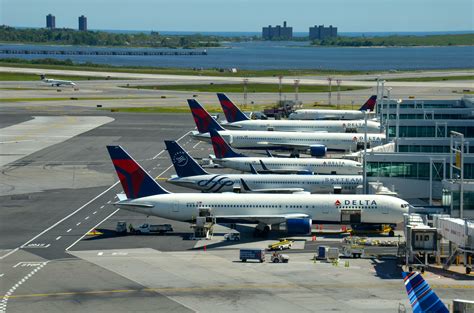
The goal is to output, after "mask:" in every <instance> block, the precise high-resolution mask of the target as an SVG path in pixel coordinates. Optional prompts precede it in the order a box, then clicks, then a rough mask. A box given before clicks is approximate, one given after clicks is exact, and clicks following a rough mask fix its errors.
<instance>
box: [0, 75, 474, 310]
mask: <svg viewBox="0 0 474 313" xmlns="http://www.w3.org/2000/svg"><path fill="white" fill-rule="evenodd" d="M113 83H115V84H116V83H117V82H113ZM8 84H12V83H0V87H4V86H5V85H8ZM15 84H17V85H20V86H22V87H25V88H26V87H27V86H29V85H30V84H32V83H31V82H25V83H22V82H21V83H19V82H15ZM109 84H111V81H103V82H95V83H94V82H87V86H88V87H87V86H86V85H85V86H86V87H84V88H83V86H81V88H80V92H86V93H87V94H88V95H90V94H92V93H93V92H97V93H100V92H101V91H100V88H101V87H100V86H109ZM81 85H82V84H81ZM41 88H43V87H41ZM88 88H90V89H88ZM61 90H62V91H61V92H60V93H61V96H64V94H69V93H71V94H72V93H74V91H73V90H70V89H67V88H61ZM115 91H117V92H118V93H120V92H128V90H127V91H122V89H121V88H117V87H104V89H103V93H104V94H110V95H114V92H115ZM134 92H135V94H134V96H137V97H141V98H145V97H149V96H150V94H151V93H153V96H154V97H156V93H155V92H154V91H151V92H150V91H143V90H137V91H134ZM6 93H7V97H26V96H31V97H33V96H36V97H48V95H49V94H54V93H58V92H57V91H56V89H55V88H44V89H41V90H35V91H28V90H25V91H20V90H13V91H10V90H9V91H6ZM23 93H24V95H23V96H21V94H23ZM176 94H178V93H176ZM179 94H180V98H175V99H174V100H175V101H177V100H179V101H181V99H185V97H189V96H190V94H189V93H187V94H186V93H179ZM2 95H3V91H2ZM203 95H204V94H203ZM326 96H327V95H326ZM199 97H200V98H201V95H199ZM205 97H208V98H209V99H210V98H211V97H212V95H211V94H206V95H205ZM205 97H204V96H203V98H205ZM214 97H215V96H214ZM260 97H261V99H262V100H261V101H267V102H270V101H272V99H271V97H275V95H271V97H267V99H266V100H265V96H264V95H260ZM364 97H368V94H365V95H364ZM361 98H362V94H361ZM136 100H137V99H128V100H121V101H122V104H121V105H124V106H125V105H127V106H132V105H135V104H136ZM145 100H146V101H150V102H152V101H156V100H157V99H156V98H155V99H144V100H143V101H145ZM74 101H76V100H74ZM110 101H111V104H112V103H113V102H114V101H112V100H110ZM168 101H169V100H168ZM71 102H72V103H71ZM79 102H80V100H79V101H77V102H73V101H71V100H64V101H50V102H45V103H37V102H25V103H22V102H11V103H8V102H5V103H3V105H2V107H1V108H0V129H1V130H2V131H1V132H0V133H1V135H4V134H5V132H4V131H5V130H6V129H14V130H15V129H16V130H17V131H18V129H21V128H19V127H22V124H23V123H27V125H29V126H28V127H30V128H29V132H30V133H29V134H28V135H29V136H30V137H29V138H27V139H24V140H33V141H34V146H33V145H29V144H28V147H27V148H28V149H27V150H24V146H23V145H24V144H25V142H24V143H21V142H18V143H17V144H13V143H9V147H8V150H6V152H7V153H6V152H5V151H4V150H3V147H2V154H8V155H9V156H11V155H17V158H16V159H15V160H13V161H11V162H9V163H8V164H3V165H2V171H1V179H0V203H1V209H0V226H1V227H0V238H1V240H0V312H1V313H3V312H31V311H34V312H66V311H67V312H85V311H89V312H111V311H113V312H131V311H136V312H156V311H165V312H168V311H173V312H197V311H208V310H214V311H219V312H230V311H232V312H244V311H245V312H248V311H255V312H263V311H272V312H293V311H301V312H323V311H324V312H326V311H351V312H398V308H399V306H400V305H402V306H405V307H406V308H407V310H409V302H408V298H407V296H406V292H405V289H404V285H403V281H402V279H401V275H400V272H401V269H400V268H399V267H397V266H396V264H395V261H394V260H393V259H391V258H382V259H380V260H378V259H373V258H368V259H349V260H344V259H341V261H340V262H339V264H338V265H337V266H336V265H333V264H331V263H324V262H316V263H315V262H314V261H313V260H312V258H313V256H314V253H315V251H316V248H317V246H318V245H320V244H330V245H334V246H338V245H340V241H341V237H340V236H338V235H334V236H319V235H318V236H317V239H316V241H315V242H313V241H312V238H311V237H299V238H296V240H297V243H296V245H295V247H294V248H295V249H293V250H290V251H289V252H287V253H288V254H289V255H290V262H289V263H288V264H271V263H263V264H258V263H252V262H248V263H241V262H240V261H239V260H238V249H239V248H240V247H261V248H264V247H266V246H267V245H268V243H269V242H273V241H274V240H276V239H277V238H279V237H280V236H282V234H272V236H271V237H270V238H269V239H267V240H261V239H255V238H253V237H252V236H251V233H252V228H251V227H248V226H244V225H239V226H238V230H239V231H240V232H241V234H242V240H241V241H240V242H224V241H223V237H222V236H223V234H225V233H226V232H228V231H229V229H228V228H226V227H225V226H222V227H219V228H217V229H216V236H215V237H214V238H213V240H210V241H194V240H189V236H190V234H191V230H190V227H189V225H188V224H186V223H180V222H173V221H169V220H164V219H160V218H156V217H146V216H144V215H140V214H136V213H132V212H128V211H122V210H117V209H116V208H115V207H114V206H113V205H112V203H113V202H114V201H115V200H116V194H117V193H120V192H121V187H120V185H119V184H118V181H117V177H116V175H115V171H114V169H113V166H112V163H111V162H110V159H109V156H108V154H107V152H106V149H105V146H106V145H109V144H114V145H115V144H119V145H122V146H123V147H124V148H125V149H127V151H128V152H129V153H130V154H131V155H132V156H133V157H134V158H135V159H136V160H137V161H138V162H139V163H140V164H141V165H142V166H143V167H144V168H145V169H147V170H149V171H150V173H151V174H152V175H153V176H154V177H157V179H160V183H163V186H164V187H165V188H167V189H168V190H170V191H173V192H194V191H192V190H188V189H184V188H181V187H177V186H174V185H171V184H168V183H166V182H165V181H163V180H161V179H162V178H166V177H169V176H170V175H172V174H174V170H173V169H172V166H171V161H170V160H169V156H168V154H167V152H166V151H165V150H164V148H165V147H164V143H163V140H166V139H174V140H178V141H179V143H180V144H181V145H182V146H183V147H184V148H185V149H186V150H188V151H189V152H190V153H191V155H193V156H194V157H196V158H198V159H201V158H205V157H207V156H208V154H209V153H212V151H211V146H210V145H208V144H207V143H199V142H197V141H193V140H192V139H191V138H190V136H188V133H189V131H191V130H193V129H194V122H193V119H192V117H191V114H142V113H115V112H110V111H108V110H98V109H97V108H96V103H95V101H83V102H84V104H83V103H79ZM57 118H59V120H60V121H61V122H60V123H59V124H60V125H61V127H59V128H57V129H56V130H55V129H49V128H48V127H47V125H49V124H50V123H51V121H58V119H57ZM64 118H65V119H66V120H64ZM69 120H71V121H74V122H73V123H71V124H68V121H69ZM32 121H36V122H38V121H40V123H39V124H38V125H33V126H32V124H31V123H32ZM78 121H81V123H79V122H78ZM82 122H86V124H87V125H83V127H82V126H81V127H77V123H79V124H82ZM41 128H45V129H46V130H47V132H45V133H44V135H43V136H39V137H45V138H49V137H54V136H61V140H57V141H55V142H51V144H44V145H40V143H41V138H39V139H38V138H37V137H34V135H35V134H36V135H38V134H39V133H38V132H37V129H41ZM19 134H20V133H16V132H14V133H13V135H14V136H18V135H19ZM63 136H64V137H63ZM3 140H5V139H3V137H2V141H3ZM15 140H16V139H15ZM2 157H3V156H2ZM210 171H212V172H216V173H228V172H231V171H229V170H226V169H212V170H210ZM117 221H126V222H127V223H133V224H134V225H139V224H141V223H144V222H149V223H170V224H172V225H173V228H174V232H173V233H169V234H166V235H163V236H155V235H150V236H145V235H142V236H138V235H133V236H118V234H116V233H115V225H116V223H117ZM93 229H96V230H98V231H99V232H101V233H102V234H101V235H97V236H88V235H87V233H88V232H89V231H91V230H93ZM204 247H205V248H204ZM267 258H268V257H267ZM346 261H348V262H349V264H348V265H349V266H348V267H346V266H345V264H346V263H345V262H346ZM471 278H472V277H471ZM425 279H427V281H428V282H429V283H430V284H431V286H432V287H433V289H434V290H435V291H436V292H437V294H438V295H439V296H440V297H441V298H442V299H443V300H444V301H446V303H450V301H452V299H456V298H464V299H472V292H473V289H474V282H473V281H472V280H471V279H470V278H469V277H468V279H465V280H459V279H454V278H452V277H445V276H441V275H439V274H434V273H430V272H427V273H425Z"/></svg>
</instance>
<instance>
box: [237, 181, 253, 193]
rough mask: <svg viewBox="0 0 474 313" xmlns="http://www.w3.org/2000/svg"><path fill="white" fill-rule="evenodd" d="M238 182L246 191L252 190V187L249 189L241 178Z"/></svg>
mask: <svg viewBox="0 0 474 313" xmlns="http://www.w3.org/2000/svg"><path fill="white" fill-rule="evenodd" d="M240 184H241V185H242V188H243V189H244V190H245V191H246V192H251V191H252V189H250V187H249V185H247V183H246V182H245V181H244V180H243V179H242V178H241V179H240Z"/></svg>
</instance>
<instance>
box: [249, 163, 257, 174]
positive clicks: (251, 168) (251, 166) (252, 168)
mask: <svg viewBox="0 0 474 313" xmlns="http://www.w3.org/2000/svg"><path fill="white" fill-rule="evenodd" d="M250 172H251V173H252V174H256V175H257V174H258V172H257V170H256V169H255V167H254V166H253V165H252V164H250Z"/></svg>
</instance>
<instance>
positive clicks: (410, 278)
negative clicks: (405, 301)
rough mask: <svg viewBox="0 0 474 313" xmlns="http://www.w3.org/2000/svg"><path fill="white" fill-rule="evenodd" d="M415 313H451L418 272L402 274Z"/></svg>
mask: <svg viewBox="0 0 474 313" xmlns="http://www.w3.org/2000/svg"><path fill="white" fill-rule="evenodd" d="M402 275H403V280H404V282H405V288H406V289H407V294H408V298H409V300H410V303H411V306H412V308H413V313H427V312H431V313H449V310H448V309H447V308H446V306H445V305H444V303H443V302H442V301H441V299H440V298H439V297H438V296H437V295H436V293H435V292H434V291H433V290H432V289H431V288H430V286H429V285H428V283H427V282H426V281H425V280H424V279H423V277H422V276H421V275H420V274H419V273H417V272H402Z"/></svg>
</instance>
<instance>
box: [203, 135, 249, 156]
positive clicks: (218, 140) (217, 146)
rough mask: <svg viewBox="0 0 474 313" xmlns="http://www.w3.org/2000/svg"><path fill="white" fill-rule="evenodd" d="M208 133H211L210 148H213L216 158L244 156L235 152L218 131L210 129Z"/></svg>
mask: <svg viewBox="0 0 474 313" xmlns="http://www.w3.org/2000/svg"><path fill="white" fill-rule="evenodd" d="M209 133H210V134H211V142H212V148H213V149H214V154H215V155H216V158H218V159H223V158H236V157H245V155H243V154H241V153H237V152H235V151H234V150H233V149H232V147H231V146H230V145H229V144H228V143H227V142H226V141H225V140H224V138H222V136H221V135H220V134H219V132H217V131H216V130H214V129H211V130H210V132H209Z"/></svg>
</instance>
